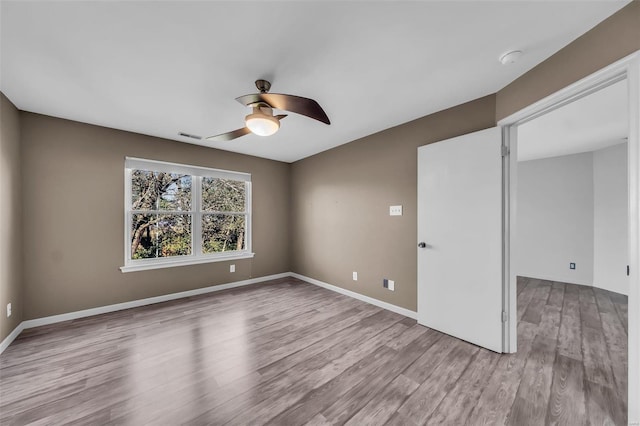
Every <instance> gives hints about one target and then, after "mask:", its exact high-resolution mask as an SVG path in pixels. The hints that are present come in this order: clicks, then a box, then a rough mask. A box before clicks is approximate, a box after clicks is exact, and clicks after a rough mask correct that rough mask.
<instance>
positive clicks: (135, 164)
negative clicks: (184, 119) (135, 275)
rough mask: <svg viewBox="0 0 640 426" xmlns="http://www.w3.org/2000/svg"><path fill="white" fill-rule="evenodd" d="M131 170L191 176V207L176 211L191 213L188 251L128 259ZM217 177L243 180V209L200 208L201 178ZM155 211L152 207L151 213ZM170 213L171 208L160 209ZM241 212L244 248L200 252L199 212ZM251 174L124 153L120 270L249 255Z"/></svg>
mask: <svg viewBox="0 0 640 426" xmlns="http://www.w3.org/2000/svg"><path fill="white" fill-rule="evenodd" d="M133 170H149V171H154V172H166V173H180V174H185V175H190V176H191V210H190V211H181V212H176V213H181V214H190V215H191V254H190V255H184V256H175V257H162V258H155V259H131V210H130V209H131V195H132V194H131V191H132V188H131V174H132V171H133ZM204 177H211V178H220V179H230V180H236V181H243V182H245V211H244V212H208V211H203V210H202V178H204ZM153 212H155V211H151V213H153ZM162 213H168V214H171V213H172V212H171V211H167V212H164V211H163V212H162ZM217 213H219V214H243V215H245V218H246V219H245V228H246V229H245V248H244V250H238V251H229V252H223V253H206V254H205V253H202V216H203V215H206V214H217ZM251 218H252V209H251V174H250V173H243V172H234V171H229V170H221V169H211V168H206V167H199V166H190V165H186V164H178V163H169V162H166V161H156V160H146V159H142V158H134V157H125V167H124V266H121V267H120V270H121V271H122V272H134V271H144V270H149V269H159V268H170V267H174V266H186V265H196V264H200V263H210V262H224V261H229V260H236V259H249V258H252V257H253V256H254V253H253V252H252V251H251V247H252V246H251V242H252V239H251Z"/></svg>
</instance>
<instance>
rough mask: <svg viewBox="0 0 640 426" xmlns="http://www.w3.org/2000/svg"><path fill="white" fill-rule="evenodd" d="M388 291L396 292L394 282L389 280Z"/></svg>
mask: <svg viewBox="0 0 640 426" xmlns="http://www.w3.org/2000/svg"><path fill="white" fill-rule="evenodd" d="M388 285H389V290H391V291H396V282H395V281H394V280H389V284H388Z"/></svg>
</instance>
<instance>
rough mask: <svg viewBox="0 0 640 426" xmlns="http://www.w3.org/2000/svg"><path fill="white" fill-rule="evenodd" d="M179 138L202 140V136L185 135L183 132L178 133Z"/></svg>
mask: <svg viewBox="0 0 640 426" xmlns="http://www.w3.org/2000/svg"><path fill="white" fill-rule="evenodd" d="M178 134H179V135H180V136H184V137H185V138H191V139H198V140H200V139H202V136H197V135H190V134H189V133H185V132H180V133H178Z"/></svg>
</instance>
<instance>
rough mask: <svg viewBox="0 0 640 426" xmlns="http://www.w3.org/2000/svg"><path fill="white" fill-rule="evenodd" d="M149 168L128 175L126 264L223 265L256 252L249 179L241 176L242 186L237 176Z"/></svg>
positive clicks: (126, 174) (132, 170)
mask: <svg viewBox="0 0 640 426" xmlns="http://www.w3.org/2000/svg"><path fill="white" fill-rule="evenodd" d="M137 161H138V163H139V162H141V161H143V160H137ZM149 163H150V164H151V165H150V166H149V167H142V168H136V169H125V176H126V177H127V182H126V185H125V189H126V192H127V194H126V195H125V205H126V210H127V211H126V213H127V214H126V219H125V222H126V224H127V226H126V229H125V237H126V241H128V243H127V244H126V245H125V250H126V253H125V264H128V263H130V262H133V263H136V264H137V263H140V262H142V263H144V264H149V263H150V262H151V264H152V263H157V264H163V263H164V264H166V262H167V261H170V260H171V258H193V259H198V258H202V259H205V258H216V257H220V258H221V259H222V258H224V257H225V256H226V257H228V256H229V255H233V253H249V252H250V250H251V239H250V236H251V233H250V224H251V220H250V218H251V207H250V206H251V198H250V197H251V192H250V191H251V182H250V180H248V179H247V178H246V177H247V174H243V173H239V174H238V179H237V180H236V179H234V178H233V176H234V173H235V172H225V173H226V174H224V175H221V176H220V177H210V176H206V175H203V176H199V175H188V174H184V173H175V172H172V171H170V170H167V169H166V166H164V165H163V169H162V171H154V170H153V167H152V165H153V163H154V162H152V161H149ZM167 164H168V163H167ZM177 166H179V165H177ZM184 167H189V166H184ZM249 179H250V175H249ZM194 207H195V208H194Z"/></svg>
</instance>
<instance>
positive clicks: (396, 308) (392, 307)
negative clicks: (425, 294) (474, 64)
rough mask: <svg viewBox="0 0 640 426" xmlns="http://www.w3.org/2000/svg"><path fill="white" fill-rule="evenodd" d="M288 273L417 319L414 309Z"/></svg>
mask: <svg viewBox="0 0 640 426" xmlns="http://www.w3.org/2000/svg"><path fill="white" fill-rule="evenodd" d="M290 275H291V276H292V277H294V278H298V279H299V280H302V281H306V282H308V283H310V284H314V285H317V286H319V287H322V288H326V289H327V290H331V291H335V292H336V293H340V294H344V295H345V296H349V297H353V298H354V299H358V300H361V301H363V302H367V303H370V304H372V305H375V306H377V307H379V308H382V309H386V310H388V311H391V312H395V313H397V314H400V315H404V316H405V317H409V318H413V319H417V318H418V313H417V312H415V311H411V310H409V309H406V308H401V307H400V306H397V305H392V304H391V303H387V302H383V301H382V300H378V299H374V298H373V297H369V296H365V295H362V294H360V293H356V292H355V291H351V290H346V289H344V288H342V287H338V286H335V285H332V284H328V283H325V282H323V281H320V280H316V279H315V278H309V277H306V276H304V275H300V274H296V273H295V272H291V273H290Z"/></svg>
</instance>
